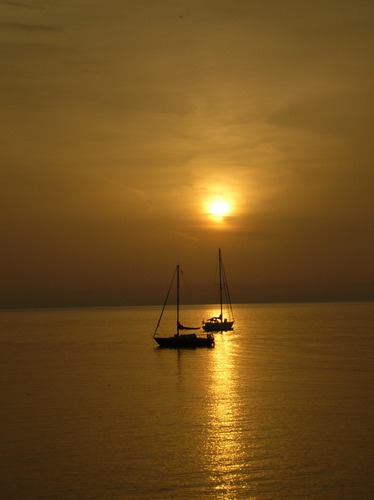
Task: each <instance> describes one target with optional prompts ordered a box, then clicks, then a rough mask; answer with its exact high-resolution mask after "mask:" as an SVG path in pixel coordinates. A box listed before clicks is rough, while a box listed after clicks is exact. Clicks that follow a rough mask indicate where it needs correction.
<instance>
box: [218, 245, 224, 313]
mask: <svg viewBox="0 0 374 500" xmlns="http://www.w3.org/2000/svg"><path fill="white" fill-rule="evenodd" d="M218 268H219V303H220V308H221V310H220V313H221V314H220V318H221V323H222V321H223V317H222V257H221V249H220V248H219V249H218Z"/></svg>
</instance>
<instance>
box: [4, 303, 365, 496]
mask: <svg viewBox="0 0 374 500" xmlns="http://www.w3.org/2000/svg"><path fill="white" fill-rule="evenodd" d="M234 310H235V313H236V324H235V326H236V328H235V331H234V332H229V333H224V334H217V335H216V347H215V348H214V349H197V350H185V351H176V350H162V349H159V348H157V346H156V343H155V342H154V340H153V339H152V332H153V330H154V327H155V325H156V323H157V320H158V315H159V308H149V307H136V308H113V309H110V308H109V309H61V310H43V311H41V310H36V311H0V386H1V411H0V454H1V455H0V457H1V458H0V464H1V473H0V497H1V498H4V499H9V500H10V499H17V500H21V499H44V498H46V499H69V498H73V499H103V500H106V499H126V500H127V499H129V500H131V499H176V500H178V499H191V498H197V499H199V498H212V499H239V498H240V499H248V500H249V499H272V500H273V499H278V498H285V499H288V498H294V499H309V498H310V499H330V498H331V499H339V500H341V499H346V498H349V499H373V498H374V303H341V304H299V305H294V304H292V305H289V304H288V305H266V306H265V305H262V306H261V305H237V306H235V308H234ZM211 312H212V311H209V309H208V308H207V307H204V306H198V307H196V308H192V307H190V308H189V309H188V310H187V311H186V315H187V319H190V320H191V321H193V320H194V318H195V317H196V315H197V317H198V321H199V323H198V324H200V322H201V320H202V319H203V317H207V316H208V315H209V314H210V313H211ZM181 319H182V320H183V322H185V321H184V319H185V318H184V317H183V318H181Z"/></svg>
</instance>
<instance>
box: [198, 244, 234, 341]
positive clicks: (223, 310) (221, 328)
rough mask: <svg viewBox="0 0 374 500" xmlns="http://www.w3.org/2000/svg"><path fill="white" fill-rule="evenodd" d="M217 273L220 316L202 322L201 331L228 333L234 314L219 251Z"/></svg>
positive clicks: (232, 323) (231, 328)
mask: <svg viewBox="0 0 374 500" xmlns="http://www.w3.org/2000/svg"><path fill="white" fill-rule="evenodd" d="M218 273H219V305H220V314H219V316H213V317H212V318H209V319H208V320H207V321H203V330H204V331H206V332H228V331H230V330H233V329H234V328H233V325H234V312H233V309H232V305H231V298H230V292H229V287H228V284H227V279H226V273H225V268H224V266H223V260H222V253H221V249H219V250H218ZM224 304H225V307H224Z"/></svg>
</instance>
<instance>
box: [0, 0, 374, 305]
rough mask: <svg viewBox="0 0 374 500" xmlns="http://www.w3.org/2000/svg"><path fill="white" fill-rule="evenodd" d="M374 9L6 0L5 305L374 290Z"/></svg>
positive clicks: (2, 84)
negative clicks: (178, 278)
mask: <svg viewBox="0 0 374 500" xmlns="http://www.w3.org/2000/svg"><path fill="white" fill-rule="evenodd" d="M373 14H374V5H373V3H372V2H369V1H362V0H361V1H360V0H359V1H357V2H350V1H349V2H348V1H346V0H339V1H338V0H332V1H330V2H325V1H322V0H314V1H313V2H300V1H299V0H285V1H282V2H279V1H276V0H269V1H267V2H266V1H263V0H261V1H260V0H258V1H252V0H234V1H232V0H214V1H213V0H196V1H195V0H179V1H177V0H175V1H173V0H171V1H170V0H169V1H167V0H157V1H155V0H142V1H128V0H107V1H106V2H102V1H98V0H74V1H66V2H51V1H49V0H32V1H31V0H19V1H12V0H8V1H2V2H0V41H1V43H0V58H1V59H0V61H1V68H2V71H1V72H2V74H1V79H0V106H1V114H0V124H1V148H0V204H1V210H0V234H1V235H2V238H1V260H0V262H1V263H0V266H1V292H0V307H13V306H49V305H126V304H142V303H155V304H158V303H160V302H162V301H163V299H164V293H165V290H166V288H167V286H168V283H169V279H170V278H171V274H172V272H173V269H174V266H175V264H176V262H177V261H179V262H180V263H181V265H182V266H183V268H184V271H185V274H186V275H187V276H189V282H190V284H191V287H192V288H193V289H194V290H196V301H200V302H209V301H210V300H211V297H210V295H209V293H210V291H211V285H212V283H211V280H212V279H213V277H214V269H215V265H216V254H217V250H218V247H221V248H222V250H223V255H224V259H225V264H226V272H227V275H228V278H229V281H230V285H231V287H230V288H231V294H232V299H233V301H234V302H251V301H273V300H276V301H289V300H326V299H328V300H333V299H338V300H342V299H347V300H349V299H373V295H374V294H373V290H374V279H373V278H374V266H373V264H372V259H373V258H372V255H373V254H374V244H373V242H374V230H373V229H374V228H373V212H374V203H373V180H374V179H373V177H374V174H373V158H374V152H373V140H372V130H373V121H374V100H373V89H374V82H373V75H374V66H373V57H372V54H373V48H374V44H373V41H374V23H373V19H374V16H373ZM216 197H219V198H221V199H222V200H224V201H226V202H227V203H228V205H229V206H230V207H231V212H230V213H229V214H228V215H227V216H226V217H223V218H222V220H217V219H216V220H214V218H212V217H210V216H209V215H208V214H207V209H208V208H207V207H208V205H209V203H210V202H211V201H213V200H214V199H215V198H216Z"/></svg>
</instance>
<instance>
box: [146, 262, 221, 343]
mask: <svg viewBox="0 0 374 500" xmlns="http://www.w3.org/2000/svg"><path fill="white" fill-rule="evenodd" d="M180 273H181V269H180V266H179V264H178V265H177V267H176V269H175V271H174V274H173V278H172V280H171V283H170V287H169V290H168V293H167V295H166V299H165V302H164V306H163V308H162V311H161V314H160V317H159V320H158V323H157V326H156V328H155V331H154V333H153V338H154V339H155V341H156V342H157V343H158V345H159V346H160V347H171V348H174V349H183V348H195V347H214V344H215V341H214V335H213V334H212V333H207V334H203V335H198V334H197V333H195V332H194V333H183V332H184V331H185V330H200V326H198V327H189V326H184V325H182V323H181V322H180V318H179V316H180V305H179V283H180ZM174 282H176V333H175V334H174V335H172V336H167V337H164V336H160V335H158V333H157V332H158V329H159V327H160V324H161V320H162V317H163V314H164V311H165V308H166V305H167V303H168V299H169V295H170V292H171V290H172V288H173V284H174Z"/></svg>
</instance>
